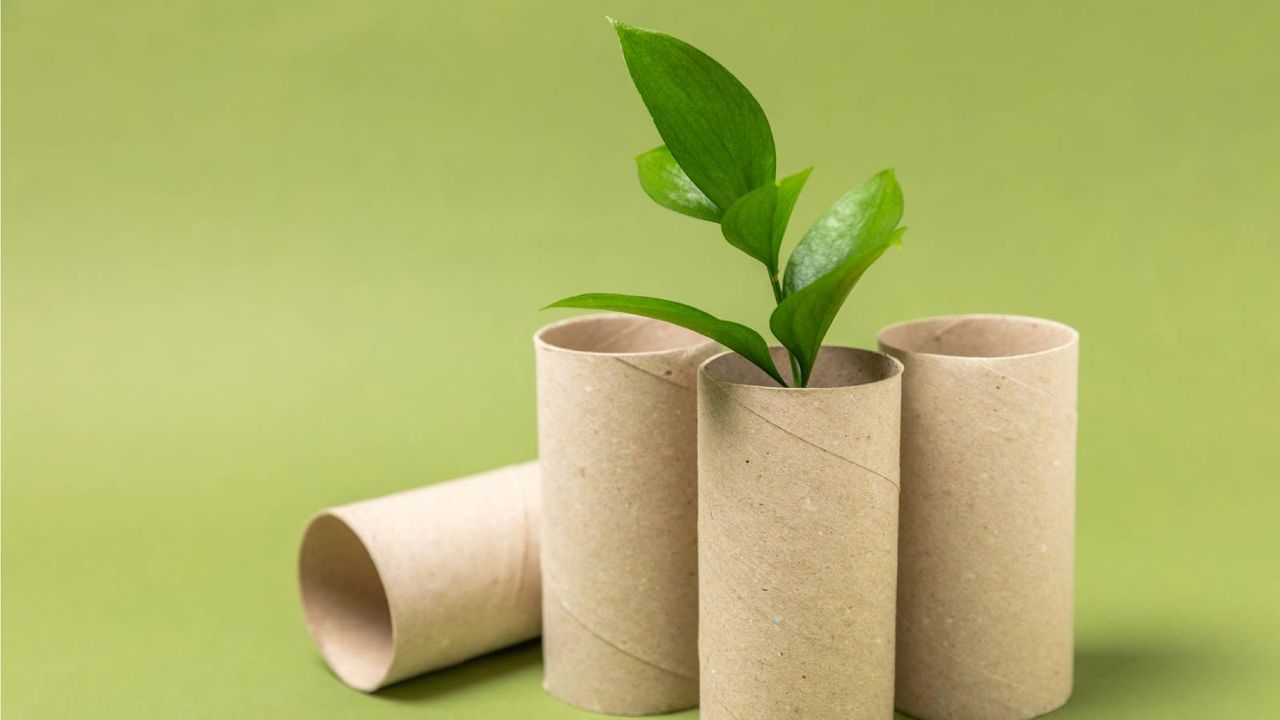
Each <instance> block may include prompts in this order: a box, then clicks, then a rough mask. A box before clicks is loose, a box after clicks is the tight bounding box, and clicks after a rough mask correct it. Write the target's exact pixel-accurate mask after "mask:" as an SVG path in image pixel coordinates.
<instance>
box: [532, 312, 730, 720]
mask: <svg viewBox="0 0 1280 720" xmlns="http://www.w3.org/2000/svg"><path fill="white" fill-rule="evenodd" d="M534 345H535V348H536V352H537V369H538V453H539V458H540V462H541V463H542V478H543V483H542V502H543V531H542V574H543V580H542V582H543V605H542V612H543V641H542V648H543V657H544V662H545V673H546V674H545V678H544V685H545V687H546V689H547V691H548V692H550V693H551V694H552V695H555V696H556V697H558V698H560V699H562V700H564V701H566V702H568V703H569V704H571V705H575V706H577V707H580V708H584V709H587V710H593V711H596V712H604V713H611V714H617V715H646V714H653V713H661V712H668V711H672V710H679V709H682V708H688V707H692V706H694V705H696V704H697V702H698V658H697V622H698V621H697V617H698V596H697V591H698V586H697V582H698V579H697V549H696V546H697V538H696V533H697V425H696V423H697V403H696V392H695V388H696V384H695V383H696V379H695V378H696V372H697V367H698V364H699V363H701V362H702V361H703V360H705V359H706V358H708V357H710V356H711V355H713V354H715V353H716V352H719V346H717V345H716V344H715V343H713V342H711V341H709V340H707V339H705V338H703V337H701V336H700V335H697V334H695V333H693V332H691V331H689V330H685V329H683V328H680V327H676V326H675V325H669V324H667V323H663V322H659V321H657V320H649V319H646V318H639V317H633V316H630V315H614V314H605V315H589V316H585V317H579V318H574V319H571V320H566V321H564V322H559V323H555V324H553V325H549V326H547V327H545V328H543V329H542V330H541V331H540V332H538V334H537V335H536V336H535V338H534Z"/></svg>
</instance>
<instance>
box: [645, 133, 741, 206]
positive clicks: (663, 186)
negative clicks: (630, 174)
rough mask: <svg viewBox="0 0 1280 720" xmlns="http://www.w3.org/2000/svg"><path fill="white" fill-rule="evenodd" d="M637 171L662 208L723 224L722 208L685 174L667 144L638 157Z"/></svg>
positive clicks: (648, 192)
mask: <svg viewBox="0 0 1280 720" xmlns="http://www.w3.org/2000/svg"><path fill="white" fill-rule="evenodd" d="M636 170H638V171H639V173H640V187H642V188H644V191H645V194H647V195H648V196H649V197H651V198H653V201H654V202H656V203H658V204H659V205H661V206H662V207H664V208H666V209H668V210H675V211H676V212H678V213H682V214H685V215H689V216H691V217H696V218H698V219H700V220H710V221H711V222H719V221H720V215H721V212H720V208H718V207H716V204H715V203H713V202H711V200H710V199H709V198H707V196H706V195H703V194H702V191H701V190H699V189H698V186H697V185H694V184H693V181H692V180H690V179H689V176H688V175H685V173H684V170H683V169H682V168H681V167H680V165H679V163H677V162H676V159H675V158H674V157H672V156H671V151H670V150H667V146H666V145H659V146H658V147H656V148H654V149H652V150H650V151H649V152H647V153H642V154H640V155H637V156H636Z"/></svg>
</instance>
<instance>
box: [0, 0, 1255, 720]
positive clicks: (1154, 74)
mask: <svg viewBox="0 0 1280 720" xmlns="http://www.w3.org/2000/svg"><path fill="white" fill-rule="evenodd" d="M1278 8H1280V6H1278V5H1276V4H1275V3H1264V2H1233V3H1199V2H1197V3H1169V2H1151V3H1145V2H1144V3H1136V2H1130V3H1113V2H1105V3H1097V2H1084V3H1081V2H1071V3H1061V2H1054V3H1050V2H1032V3H1022V2H1009V3H1004V2H990V3H981V4H978V3H948V2H938V3H902V2H875V3H869V2H840V3H837V2H829V3H777V2H770V3H766V2H754V3H738V4H734V5H728V4H724V5H716V4H710V3H687V2H686V3H662V4H652V5H641V4H638V3H632V2H610V3H600V2H559V3H554V4H552V3H515V2H512V3H500V4H494V3H484V4H482V3H448V4H446V3H430V2H429V3H421V2H402V3H397V4H391V3H372V4H363V3H351V2H338V1H336V0H321V1H319V2H315V1H310V2H292V1H291V2H247V1H243V0H237V1H235V2H231V1H227V0H223V1H219V2H173V1H172V0H150V1H143V2H129V3H100V2H83V1H79V2H69V1H64V0H41V1H40V2H35V1H32V0H10V1H8V2H6V3H5V4H4V8H3V27H4V43H3V86H4V110H3V144H4V148H3V150H4V167H3V170H4V187H3V201H4V214H3V233H4V238H3V239H4V248H3V261H4V265H3V281H4V282H3V342H4V368H3V381H4V396H3V413H4V417H3V420H4V423H3V442H4V454H3V474H4V477H3V705H4V710H5V711H6V717H11V718H15V719H16V718H37V717H39V718H59V717H102V718H133V717H140V716H156V717H219V718H221V717H299V718H303V717H305V718H339V717H341V718H351V717H359V718H365V717H368V718H377V717H413V716H416V717H448V718H462V719H464V720H465V719H468V718H476V719H480V718H504V717H510V718H515V717H522V718H570V717H587V716H586V714H584V713H578V712H576V711H574V710H571V709H569V708H567V707H566V706H564V705H562V704H560V703H559V702H557V701H555V700H554V699H552V698H550V697H548V696H546V695H545V694H544V693H543V692H542V690H541V689H540V687H539V680H540V667H539V655H538V647H537V645H536V644H529V645H526V646H523V647H520V648H516V649H514V650H510V651H507V652H505V653H502V654H499V655H496V656H492V657H489V658H485V659H481V660H478V661H474V662H471V663H469V664H467V665H464V666H462V667H461V668H458V669H454V670H450V671H445V672H441V673H436V674H434V675H431V676H429V677H426V678H424V679H420V680H417V681H412V682H408V683H406V684H403V685H400V686H398V687H395V688H393V689H391V690H389V691H386V692H383V693H381V694H379V695H377V696H372V697H369V696H364V695H361V694H359V693H356V692H354V691H351V690H349V689H347V688H345V687H344V686H342V685H340V684H339V683H338V682H336V681H335V680H334V679H332V678H331V677H330V676H329V674H328V672H327V671H326V669H325V668H324V666H323V665H322V663H321V662H320V660H319V659H318V657H317V654H316V653H315V651H314V649H313V647H312V645H311V641H310V639H309V637H308V636H307V634H306V632H305V630H304V628H303V623H302V620H301V617H300V612H299V609H298V603H297V598H296V593H295V587H294V555H295V551H296V546H297V542H298V539H299V534H300V531H301V529H302V527H303V524H304V522H305V520H306V518H307V517H308V516H309V515H310V514H311V513H312V512H313V511H315V510H316V509H319V508H322V507H325V506H328V505H332V504H337V503H343V502H347V501H351V500H356V499H361V498H366V497H372V496H376V495H381V494H384V493H388V492H391V491H394V490H399V489H402V488H407V487H412V486H415V485H420V484H423V483H426V482H431V481H435V480H440V479H444V478H449V477H454V476H458V475H461V474H464V473H469V472H472V471H478V470H482V469H486V468H490V467H493V466H496V465H499V464H503V463H509V462H514V461H518V460H522V459H526V458H529V457H532V456H533V454H534V452H535V431H534V397H533V382H532V381H533V377H532V362H531V361H532V349H531V343H530V336H531V334H532V332H533V331H534V329H535V328H536V327H537V326H538V325H539V324H541V323H543V322H547V321H549V320H553V319H556V318H558V317H563V316H565V315H567V314H568V313H565V312H556V313H551V312H548V313H542V314H539V313H538V312H537V308H538V307H540V306H541V305H543V304H545V303H547V302H549V301H551V300H553V299H555V298H558V297H561V296H564V295H568V294H572V293H576V292H583V291H590V290H610V291H617V292H634V293H645V294H654V295H660V296H668V297H672V298H674V299H679V300H684V301H686V302H690V303H693V304H696V305H699V306H702V307H704V308H706V309H708V310H710V311H713V312H716V313H718V314H722V315H725V316H728V317H730V318H734V319H739V320H744V321H748V322H751V323H753V324H755V325H756V326H757V327H760V328H761V329H764V320H765V318H766V317H767V311H768V309H769V307H770V305H771V302H772V301H771V297H770V293H769V290H768V287H767V284H766V283H765V281H764V278H763V276H762V274H761V273H760V272H759V270H758V268H757V267H756V266H755V265H754V264H753V261H751V260H749V259H748V258H746V256H744V255H742V254H740V253H738V252H736V251H734V250H733V249H732V248H730V247H729V246H728V245H727V244H726V243H725V242H724V241H723V240H722V239H720V237H719V234H718V232H717V229H716V228H715V227H713V226H711V225H709V224H706V223H701V222H698V221H695V220H690V219H687V218H683V217H680V216H677V215H675V214H673V213H670V212H667V211H664V210H662V209H660V208H658V207H656V206H654V205H653V204H652V203H650V201H649V200H648V199H647V198H645V196H644V195H643V194H642V192H641V191H640V189H639V188H638V186H637V183H636V180H635V177H634V171H633V166H632V156H633V155H634V154H635V153H637V152H640V151H642V150H646V149H648V148H650V147H652V146H654V145H656V144H657V142H658V141H657V136H656V133H655V132H654V130H653V128H652V127H651V125H650V123H649V121H648V119H647V117H646V115H645V113H644V111H643V108H642V106H641V104H640V101H639V99H638V98H637V96H636V95H635V93H634V90H633V89H632V87H631V85H630V82H629V80H628V78H627V76H626V73H625V70H624V67H623V65H622V61H621V58H620V55H619V53H618V51H617V47H616V43H615V40H614V38H613V37H612V34H611V32H610V30H609V27H608V26H607V25H606V23H605V21H604V15H605V14H606V13H607V14H612V15H615V16H617V17H620V18H623V19H625V20H627V21H628V22H632V23H635V24H640V25H646V26H652V27H658V28H662V29H665V30H667V31H669V32H671V33H673V34H676V35H679V36H681V37H684V38H686V39H688V40H690V41H692V42H694V43H695V44H697V45H699V46H701V47H703V48H704V49H706V50H707V51H708V52H710V53H711V54H712V55H714V56H716V57H717V58H719V59H720V60H721V61H722V62H724V63H725V64H726V65H728V66H729V67H730V68H731V69H732V70H733V71H734V72H735V73H736V74H737V75H738V76H739V77H740V78H742V79H743V81H744V82H745V83H746V84H747V86H748V87H750V88H751V89H752V90H753V91H754V93H755V94H756V95H757V97H758V98H759V99H760V101H761V103H762V104H763V106H764V107H765V109H766V110H767V112H768V113H769V116H770V118H771V120H772V123H773V127H774V133H775V135H776V137H777V139H778V146H779V170H780V171H781V172H784V173H785V172H791V171H794V170H796V169H799V168H801V167H804V166H807V165H809V164H816V165H817V170H816V172H815V173H814V175H813V177H812V179H811V180H810V183H809V187H808V189H807V190H806V192H805V194H804V196H803V197H802V198H801V200H800V203H799V206H798V208H797V211H796V216H795V221H794V223H793V225H795V226H796V227H793V234H792V236H791V237H790V239H789V241H788V245H790V244H791V243H793V242H794V241H795V237H796V234H798V231H799V230H801V229H803V227H805V226H806V225H807V224H808V223H809V222H810V221H811V220H812V218H814V217H816V216H817V214H818V213H819V212H821V211H822V210H823V209H825V207H826V206H827V205H828V204H829V203H830V202H831V201H833V200H834V199H835V198H836V197H837V196H838V195H839V194H840V193H841V192H843V191H844V190H845V189H847V188H848V187H850V186H852V185H853V184H855V183H856V182H858V181H860V180H861V179H863V178H865V177H867V176H869V175H870V174H872V173H873V172H875V171H877V170H879V169H881V168H884V167H888V166H893V167H895V168H897V170H898V177H899V179H900V180H901V182H902V184H903V186H904V188H905V191H906V197H907V213H906V218H905V222H906V224H908V225H910V226H911V233H910V234H909V235H908V237H907V243H906V246H905V248H903V249H902V250H895V251H893V252H892V253H891V254H890V255H889V256H887V257H886V258H885V259H884V260H882V261H881V263H880V264H879V265H877V266H876V267H875V268H874V269H873V270H872V271H871V272H870V273H868V275H867V277H866V278H865V279H864V280H863V282H862V283H861V285H860V286H859V288H858V289H857V290H856V291H855V292H854V295H853V297H852V298H851V301H850V303H849V305H848V306H847V307H846V309H845V311H844V313H843V314H842V316H841V318H840V319H839V320H838V322H837V324H836V326H835V328H834V329H833V332H832V334H831V340H832V341H833V342H836V343H843V344H856V345H863V346H866V345H870V344H872V343H873V335H874V332H875V330H876V329H877V328H878V327H880V326H882V325H885V324H887V323H889V322H892V321H897V320H902V319H907V318H912V317H918V316H924V315H930V314H941V313H957V312H1014V313H1025V314H1034V315H1042V316H1047V317H1051V318H1056V319H1060V320H1063V321H1066V322H1068V323H1071V324H1073V325H1075V326H1076V327H1078V328H1079V329H1080V330H1081V332H1082V336H1083V344H1082V352H1083V357H1082V368H1081V397H1080V405H1081V431H1080V454H1079V556H1078V577H1077V584H1078V592H1077V639H1078V657H1077V689H1076V694H1075V698H1074V699H1073V701H1072V702H1071V703H1070V704H1069V705H1068V706H1067V707H1066V708H1065V709H1063V710H1062V711H1060V712H1058V713H1057V714H1055V715H1054V717H1061V718H1104V717H1105V718H1119V717H1124V718H1146V717H1150V718H1203V717H1233V718H1234V717H1250V716H1256V717H1274V713H1275V712H1276V708H1277V706H1280V685H1277V684H1276V682H1275V681H1276V678H1277V677H1280V611H1278V610H1277V607H1278V606H1280V560H1278V559H1277V551H1278V550H1280V526H1278V522H1277V508H1278V507H1280V491H1278V490H1277V482H1276V481H1277V469H1276V468H1277V467H1278V466H1280V453H1278V451H1277V446H1278V445H1280V442H1278V441H1277V439H1276V432H1277V423H1276V419H1275V411H1276V408H1277V404H1278V402H1280V382H1278V380H1277V361H1278V360H1280V333H1278V332H1277V323H1280V303H1278V302H1277V301H1278V300H1280V290H1278V284H1277V281H1276V279H1275V271H1276V268H1277V261H1280V252H1278V251H1277V236H1278V235H1280V201H1278V200H1277V198H1280V132H1278V130H1277V118H1278V117H1280V91H1277V88H1280V50H1278V49H1277V45H1276V39H1275V31H1276V28H1277V27H1280V9H1278ZM687 716H688V717H692V716H693V713H689V714H688V715H687Z"/></svg>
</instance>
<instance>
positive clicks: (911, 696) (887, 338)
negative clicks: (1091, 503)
mask: <svg viewBox="0 0 1280 720" xmlns="http://www.w3.org/2000/svg"><path fill="white" fill-rule="evenodd" d="M879 341H880V347H881V349H883V350H884V351H885V352H886V353H889V354H890V355H893V356H895V357H897V358H898V359H899V360H901V361H902V363H903V365H905V366H906V372H905V374H904V378H905V380H904V381H903V394H902V395H903V397H902V402H903V415H902V530H901V536H900V537H901V540H900V542H901V545H900V547H899V558H900V560H899V563H900V564H899V571H898V590H899V592H898V689H897V706H898V708H899V709H900V710H902V711H904V712H907V713H909V714H911V715H915V716H916V717H920V718H925V720H980V719H981V720H1017V719H1020V718H1030V717H1034V716H1036V715H1041V714H1044V713H1046V712H1049V711H1050V710H1053V709H1054V708H1056V707H1058V706H1060V705H1062V704H1063V703H1065V702H1066V701H1067V698H1068V697H1069V696H1070V695H1071V675H1072V566H1073V562H1074V546H1075V452H1076V375H1077V372H1076V370H1077V360H1078V356H1079V335H1078V334H1077V333H1076V331H1075V330H1073V329H1071V328H1070V327H1067V326H1066V325H1062V324H1061V323H1056V322H1052V321H1049V320H1040V319H1036V318H1028V317H1015V316H1004V315H962V316H955V317H939V318H929V319H925V320H916V321H913V322H907V323H902V324H899V325H892V326H890V327H887V328H885V329H884V330H881V331H880V334H879Z"/></svg>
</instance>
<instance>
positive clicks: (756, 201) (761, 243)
mask: <svg viewBox="0 0 1280 720" xmlns="http://www.w3.org/2000/svg"><path fill="white" fill-rule="evenodd" d="M811 172H813V168H808V169H806V170H801V171H800V172H798V173H796V174H795V175H789V176H787V177H785V178H783V179H781V180H779V181H778V182H777V184H769V185H764V186H762V187H758V188H756V189H755V190H752V191H751V192H749V193H747V194H746V195H743V196H742V197H740V198H738V201H737V202H735V203H734V204H733V205H731V206H729V209H728V210H727V211H725V214H724V217H723V218H721V220H720V232H721V233H722V234H723V235H724V239H725V240H728V241H729V244H730V245H733V246H734V247H736V248H738V249H739V250H741V251H742V252H744V253H746V254H748V255H750V256H751V257H753V258H755V259H757V260H759V261H760V262H762V263H764V266H765V268H767V269H768V271H769V276H770V277H773V276H775V275H777V274H778V250H779V249H780V248H781V247H782V236H783V235H785V234H786V232H787V223H788V222H789V221H790V220H791V211H792V210H794V209H795V206H796V199H797V198H798V197H800V191H801V190H803V189H804V183H805V181H806V180H808V179H809V173H811Z"/></svg>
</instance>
